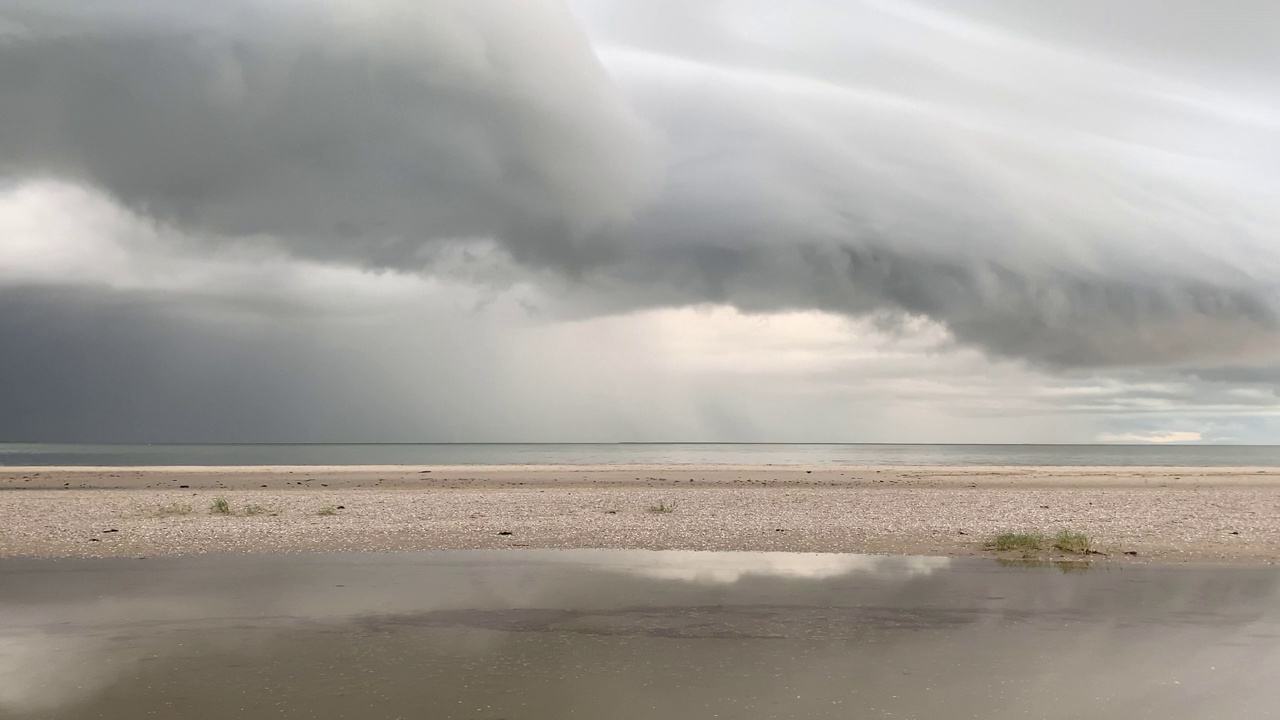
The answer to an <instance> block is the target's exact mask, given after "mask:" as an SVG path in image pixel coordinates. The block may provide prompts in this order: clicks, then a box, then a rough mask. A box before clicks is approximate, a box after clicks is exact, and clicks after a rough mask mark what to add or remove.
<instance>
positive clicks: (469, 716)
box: [0, 551, 1280, 720]
mask: <svg viewBox="0 0 1280 720" xmlns="http://www.w3.org/2000/svg"><path fill="white" fill-rule="evenodd" d="M1063 570H1067V572H1063ZM0 577H3V578H5V579H6V580H14V581H13V582H4V583H0V718H3V719H4V720H79V719H80V718H102V719H104V720H133V719H134V718H141V717H165V718H173V717H181V718H186V719H188V720H221V719H223V718H244V719H245V720H258V719H259V718H313V719H316V718H319V719H326V720H327V719H329V718H333V719H335V720H336V719H338V718H364V719H368V720H383V719H386V720H390V719H391V718H409V717H412V718H423V717H429V718H440V719H441V720H447V719H449V718H455V719H457V720H497V719H499V718H508V719H511V720H515V719H517V718H520V719H522V720H560V719H562V718H573V717H579V718H616V719H617V720H656V719H658V718H662V719H664V720H685V719H689V720H692V719H693V718H713V717H720V718H740V719H741V720H756V719H759V720H763V719H765V718H815V719H817V718H831V719H832V720H835V719H837V718H850V717H878V718H1043V719H1044V720H1069V719H1072V720H1074V719H1075V718H1094V719H1097V720H1112V719H1115V720H1119V719H1121V718H1124V719H1126V720H1127V719H1129V718H1147V717H1150V718H1162V719H1163V720H1203V719H1204V718H1240V719H1242V720H1252V719H1254V718H1258V719H1259V720H1260V719H1261V718H1270V717H1274V715H1275V708H1276V706H1277V703H1280V686H1278V685H1277V684H1276V683H1275V682H1274V678H1275V677H1276V674H1277V673H1278V672H1280V654H1277V653H1276V639H1277V638H1278V637H1280V611H1278V610H1277V608H1280V605H1277V602H1276V600H1277V599H1278V598H1280V572H1277V570H1276V569H1274V568H1259V567H1209V568H1204V567H1167V566H1161V567H1140V566H1122V567H1116V568H1109V569H1107V570H1100V569H1095V570H1093V571H1082V570H1080V569H1078V568H1061V569H1060V568H1053V567H1047V568H1043V569H1025V568H1009V567H1000V566H998V565H997V564H996V563H995V562H992V561H989V560H988V561H980V560H949V559H946V558H911V557H868V556H858V555H823V554H816V555H801V554H776V553H769V554H755V553H723V554H714V553H712V554H707V553H684V552H673V553H648V552H627V551H597V552H592V551H576V552H572V551H571V552H538V551H533V552H460V553H425V554H394V555H384V554H358V555H307V556H293V557H284V556H273V555H255V556H218V557H204V558H173V559H158V560H147V561H138V560H131V559H111V560H93V561H83V560H22V559H8V560H0Z"/></svg>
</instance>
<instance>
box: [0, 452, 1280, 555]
mask: <svg viewBox="0 0 1280 720" xmlns="http://www.w3.org/2000/svg"><path fill="white" fill-rule="evenodd" d="M217 499H223V500H226V501H227V509H228V510H229V511H230V512H229V513H228V514H225V515H219V514H214V513H211V511H210V508H211V507H212V505H213V503H214V501H215V500H217ZM659 508H661V509H669V510H670V511H669V512H660V511H656V510H655V509H659ZM322 513H323V514H322ZM1060 529H1072V530H1077V531H1080V532H1083V533H1086V534H1088V535H1089V536H1090V537H1091V538H1093V540H1094V541H1095V543H1096V544H1097V546H1098V548H1099V549H1100V550H1101V551H1102V552H1104V553H1106V554H1105V555H1100V556H1096V557H1094V558H1092V559H1094V560H1095V561H1102V562H1108V561H1123V562H1133V561H1138V562H1227V563H1271V562H1275V561H1276V560H1280V468H1202V467H1192V468H1167V467H1155V468H1152V467H1147V468H1137V467H1021V466H1005V467H972V466H965V467H938V466H934V467H915V466H912V467H901V466H899V467H894V466H849V467H832V466H828V465H811V466H804V465H786V466H778V465H775V466H745V465H707V464H703V465H627V466H619V465H599V466H581V465H542V466H538V465H531V466H358V467H350V466H239V467H225V466H187V467H166V468H161V467H96V468H91V467H0V557H95V556H147V557H151V556H161V555H190V554H203V553H211V552H212V553H257V552H328V551H397V550H432V549H479V548H510V547H530V548H637V549H641V548H643V549H682V550H786V551H801V552H862V553H892V554H918V555H946V556H973V555H977V556H981V555H987V554H989V553H987V551H985V550H983V548H982V544H983V541H984V540H985V539H988V538H989V537H990V536H993V535H994V534H996V533H999V532H1003V531H1006V530H1035V531H1043V532H1055V531H1057V530H1060ZM1126 553H1135V554H1133V555H1126Z"/></svg>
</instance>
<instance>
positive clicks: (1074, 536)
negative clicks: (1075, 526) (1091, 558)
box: [1053, 530, 1093, 555]
mask: <svg viewBox="0 0 1280 720" xmlns="http://www.w3.org/2000/svg"><path fill="white" fill-rule="evenodd" d="M1053 548H1054V549H1055V550H1060V551H1062V552H1064V553H1071V554H1073V555H1088V554H1089V553H1091V552H1093V540H1091V539H1090V538H1089V536H1088V535H1085V534H1084V533H1082V532H1078V531H1076V530H1062V531H1060V532H1059V533H1058V534H1057V535H1056V536H1055V537H1054V538H1053Z"/></svg>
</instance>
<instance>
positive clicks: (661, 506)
mask: <svg viewBox="0 0 1280 720" xmlns="http://www.w3.org/2000/svg"><path fill="white" fill-rule="evenodd" d="M648 509H649V512H651V513H654V514H655V515H666V514H668V513H673V512H675V511H676V503H675V501H674V500H673V501H671V502H667V501H666V500H659V501H658V502H657V504H654V505H650V506H649V508H648Z"/></svg>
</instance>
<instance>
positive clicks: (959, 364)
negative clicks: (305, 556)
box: [0, 0, 1280, 442]
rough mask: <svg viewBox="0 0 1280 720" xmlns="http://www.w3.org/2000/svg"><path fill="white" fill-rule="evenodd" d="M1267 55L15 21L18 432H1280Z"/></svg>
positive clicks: (1236, 17)
mask: <svg viewBox="0 0 1280 720" xmlns="http://www.w3.org/2000/svg"><path fill="white" fill-rule="evenodd" d="M1278 35H1280V8H1278V7H1277V6H1276V5H1275V3H1272V2H1264V1H1257V2H1244V1H1238V2H1215V3H1209V2H1202V1H1197V2H1192V1H1189V0H1160V1H1159V2H1156V1H1155V0H1128V1H1126V2H1122V3H1117V2H1110V1H1107V2H1104V1H1103V0H1044V1H1042V2H1036V3H1025V2H1016V1H1014V0H956V1H950V0H949V1H947V2H943V1H942V0H915V1H913V2H905V1H902V0H863V1H862V2H850V1H842V2H834V1H833V2H818V1H816V0H799V1H797V2H788V3H777V2H770V1H766V0H737V1H728V0H725V1H722V2H713V1H711V0H707V1H705V2H675V1H674V0H672V1H666V0H657V1H655V0H629V1H622V0H581V1H580V2H572V3H570V4H568V5H566V4H563V3H559V2H551V1H550V0H547V1H542V0H533V1H530V2H522V3H509V2H503V1H501V0H427V1H425V2H424V1H423V0H362V1H360V2H355V1H354V0H293V1H290V2H286V1H284V0H208V1H207V2H202V3H198V4H190V3H179V4H175V3H171V2H167V1H166V0H109V1H106V2H98V3H85V2H82V1H81V0H0V338H2V341H0V399H2V400H3V402H2V403H0V440H78V441H92V440H112V441H338V440H349V441H375V440H384V441H413V440H425V441H502V440H530V441H557V440H561V441H572V440H583V441H610V440H664V439H682V440H744V441H769V440H777V441H806V440H810V441H920V442H930V441H940V442H1002V441H1007V442H1091V441H1096V440H1125V441H1140V440H1147V439H1149V440H1195V439H1200V440H1203V441H1214V442H1272V441H1273V440H1274V438H1275V437H1276V434H1275V431H1277V430H1280V421H1278V420H1277V412H1276V405H1277V395H1276V387H1277V385H1276V383H1277V380H1280V296H1278V294H1277V290H1278V288H1277V285H1278V283H1280V244H1278V243H1280V202H1278V201H1280V83H1277V82H1276V80H1275V79H1274V71H1273V69H1274V68H1275V67H1277V66H1280V50H1277V47H1276V44H1275V43H1274V38H1275V37H1277V36H1278Z"/></svg>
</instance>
